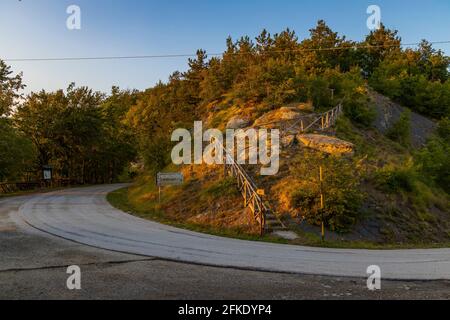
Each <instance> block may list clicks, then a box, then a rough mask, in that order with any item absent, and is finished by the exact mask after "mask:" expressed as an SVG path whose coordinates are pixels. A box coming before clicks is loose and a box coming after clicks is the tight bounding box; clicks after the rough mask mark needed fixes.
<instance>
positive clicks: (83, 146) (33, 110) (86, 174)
mask: <svg viewBox="0 0 450 320" xmlns="http://www.w3.org/2000/svg"><path fill="white" fill-rule="evenodd" d="M132 95H133V94H132V93H130V92H119V90H118V89H117V88H113V91H112V94H111V96H110V97H108V98H107V99H106V100H105V99H104V95H103V94H101V93H99V92H93V91H92V90H91V89H88V88H86V87H80V88H76V87H75V85H74V84H71V85H70V86H69V87H68V89H67V91H66V92H63V91H62V90H59V91H56V92H51V93H48V92H45V91H41V92H39V93H32V94H30V95H29V96H28V97H27V99H26V101H25V102H24V103H23V104H22V105H20V106H19V108H18V110H17V112H16V113H15V114H14V121H15V123H16V125H17V127H18V128H19V130H20V131H21V132H22V133H23V134H24V135H26V136H27V137H29V138H30V139H31V141H32V142H33V144H34V146H35V148H36V150H37V153H38V154H37V159H36V166H37V167H38V168H40V167H42V166H43V165H48V164H51V165H53V166H54V172H55V176H56V177H62V178H69V179H71V180H76V181H78V182H79V183H87V182H89V183H100V182H112V181H115V180H116V178H117V177H118V175H120V174H121V173H122V171H123V168H124V166H126V165H127V164H128V162H129V161H130V160H132V159H133V158H134V157H135V151H134V146H133V144H132V140H130V134H129V133H127V132H126V130H125V128H124V127H123V125H122V124H121V120H122V118H123V117H124V114H125V112H127V111H128V107H129V105H130V104H131V103H132V100H133V98H132V97H131V96H132ZM127 106H128V107H127Z"/></svg>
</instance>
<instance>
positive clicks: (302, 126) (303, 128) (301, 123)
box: [300, 120, 305, 133]
mask: <svg viewBox="0 0 450 320" xmlns="http://www.w3.org/2000/svg"><path fill="white" fill-rule="evenodd" d="M300 127H301V130H302V133H303V132H304V131H305V126H304V124H303V120H302V121H301V122H300Z"/></svg>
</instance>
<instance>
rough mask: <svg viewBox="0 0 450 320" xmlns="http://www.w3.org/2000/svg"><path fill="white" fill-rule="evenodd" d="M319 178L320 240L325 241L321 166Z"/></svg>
mask: <svg viewBox="0 0 450 320" xmlns="http://www.w3.org/2000/svg"><path fill="white" fill-rule="evenodd" d="M319 180H320V214H321V220H322V242H324V241H325V219H324V216H323V211H324V209H325V199H324V196H323V167H322V166H320V168H319Z"/></svg>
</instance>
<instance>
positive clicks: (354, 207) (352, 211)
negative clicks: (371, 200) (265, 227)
mask: <svg viewBox="0 0 450 320" xmlns="http://www.w3.org/2000/svg"><path fill="white" fill-rule="evenodd" d="M301 158H302V160H301V161H299V162H298V163H297V164H296V165H295V166H294V167H293V168H292V169H291V174H292V176H295V177H302V182H301V183H300V185H299V186H298V187H297V188H296V190H295V191H294V192H293V193H292V195H291V206H292V207H293V208H296V209H298V210H299V211H300V214H301V215H302V216H303V217H304V218H305V219H306V220H307V221H308V222H309V223H311V224H314V225H318V224H320V223H321V219H322V218H321V215H322V213H321V210H320V181H319V165H322V166H323V168H324V182H323V194H324V198H325V209H324V211H323V214H324V218H325V222H326V225H327V226H328V227H329V228H330V229H331V230H333V231H337V232H346V231H348V230H349V228H351V227H352V226H353V225H354V224H355V223H356V222H357V219H358V212H359V209H360V206H361V204H362V201H363V199H364V195H363V194H362V193H361V191H360V190H359V184H360V178H359V177H358V175H357V174H356V175H355V170H354V163H353V162H352V161H350V160H349V159H345V158H336V157H325V156H323V155H320V154H318V153H314V152H309V151H305V152H304V153H303V154H302V156H301Z"/></svg>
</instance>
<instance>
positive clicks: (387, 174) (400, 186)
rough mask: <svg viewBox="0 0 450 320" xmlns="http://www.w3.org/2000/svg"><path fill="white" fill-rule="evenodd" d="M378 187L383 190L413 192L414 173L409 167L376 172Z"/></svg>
mask: <svg viewBox="0 0 450 320" xmlns="http://www.w3.org/2000/svg"><path fill="white" fill-rule="evenodd" d="M376 181H377V184H378V187H379V188H380V189H382V190H383V191H385V192H389V193H397V192H400V191H406V192H413V191H414V190H415V182H414V181H415V173H414V172H413V171H412V170H411V169H406V168H400V169H388V170H382V171H381V172H378V175H377V178H376Z"/></svg>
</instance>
